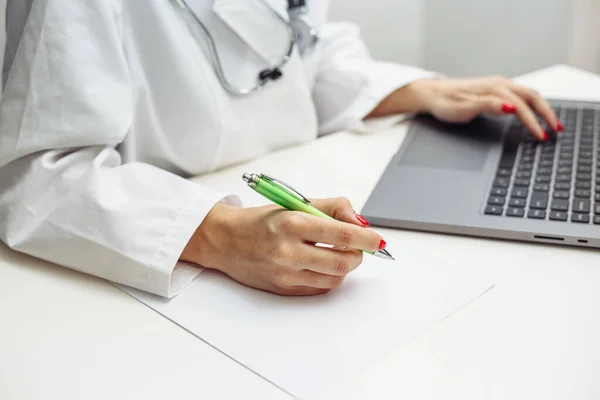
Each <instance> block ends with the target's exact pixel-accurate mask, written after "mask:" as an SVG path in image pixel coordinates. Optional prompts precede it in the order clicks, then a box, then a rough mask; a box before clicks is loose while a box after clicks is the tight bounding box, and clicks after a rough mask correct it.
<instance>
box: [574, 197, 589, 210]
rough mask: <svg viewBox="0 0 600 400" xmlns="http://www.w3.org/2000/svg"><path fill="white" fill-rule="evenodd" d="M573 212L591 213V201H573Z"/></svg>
mask: <svg viewBox="0 0 600 400" xmlns="http://www.w3.org/2000/svg"><path fill="white" fill-rule="evenodd" d="M572 210H573V212H578V213H589V212H590V201H589V200H588V199H575V200H574V201H573V208H572Z"/></svg>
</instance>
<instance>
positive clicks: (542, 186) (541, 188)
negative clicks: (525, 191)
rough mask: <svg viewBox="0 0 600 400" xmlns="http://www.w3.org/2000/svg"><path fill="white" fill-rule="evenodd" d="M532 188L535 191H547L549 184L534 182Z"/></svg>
mask: <svg viewBox="0 0 600 400" xmlns="http://www.w3.org/2000/svg"><path fill="white" fill-rule="evenodd" d="M533 190H535V191H536V192H547V191H549V190H550V185H549V184H547V183H536V184H535V185H533Z"/></svg>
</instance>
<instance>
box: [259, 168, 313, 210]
mask: <svg viewBox="0 0 600 400" xmlns="http://www.w3.org/2000/svg"><path fill="white" fill-rule="evenodd" d="M260 177H261V178H263V179H266V180H268V181H271V182H274V183H276V184H277V185H279V186H282V187H283V188H285V189H288V190H289V191H291V192H292V193H293V194H295V195H296V196H297V197H299V198H300V200H302V201H304V202H306V203H310V200H309V199H307V198H306V197H304V196H303V195H302V193H300V192H299V191H297V190H296V189H294V188H293V187H291V186H290V185H288V184H287V183H285V182H283V181H281V180H279V179H277V178H275V177H272V176H269V175H267V174H260Z"/></svg>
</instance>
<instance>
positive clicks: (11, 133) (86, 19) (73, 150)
mask: <svg viewBox="0 0 600 400" xmlns="http://www.w3.org/2000/svg"><path fill="white" fill-rule="evenodd" d="M11 1H12V0H9V3H10V2H11ZM15 1H18V2H22V1H23V0H15ZM189 1H190V3H191V4H194V6H195V7H197V9H198V10H199V14H200V15H201V17H202V19H203V20H205V21H206V24H207V26H209V28H211V30H212V34H213V35H214V36H215V39H216V41H217V44H218V45H219V52H220V54H221V56H222V57H223V59H224V60H228V64H229V69H228V71H229V73H230V74H231V73H232V71H233V73H234V74H235V73H236V71H241V72H239V74H240V75H243V74H244V73H245V72H244V71H253V72H252V73H253V74H256V73H257V72H258V71H259V70H261V69H262V68H264V64H261V63H260V62H258V61H259V60H257V57H256V55H255V53H254V52H253V50H252V49H251V48H250V47H251V46H254V44H256V45H257V46H259V47H260V46H262V45H263V44H264V43H265V42H267V43H268V41H269V40H270V39H269V37H250V38H248V37H245V40H246V41H247V42H248V43H246V44H244V45H242V44H241V43H240V42H239V40H234V39H232V38H233V36H231V31H230V30H228V29H229V28H226V27H225V25H224V24H223V21H222V18H219V17H218V16H217V15H215V14H214V12H213V10H212V7H211V5H212V1H209V0H189ZM241 3H242V2H239V4H241ZM271 3H272V4H273V5H274V6H275V7H276V8H277V9H278V10H279V11H280V12H281V13H282V14H283V15H285V16H286V17H287V13H286V12H285V9H286V1H285V0H272V1H271ZM312 3H314V4H315V5H313V4H312ZM326 3H327V2H326V1H323V0H319V1H318V2H317V1H313V2H309V5H310V10H311V17H312V20H313V21H314V24H315V25H316V26H317V28H318V29H319V30H320V31H321V33H322V42H321V44H320V45H319V47H318V48H317V50H316V51H315V53H313V54H312V55H310V56H309V57H306V58H305V59H302V58H301V57H300V56H299V55H298V53H297V52H295V53H294V56H293V58H292V60H291V62H290V63H289V64H288V65H287V66H286V67H285V68H284V77H283V78H282V79H280V80H279V81H277V82H275V83H272V84H270V85H269V86H268V87H267V88H266V89H265V90H264V91H262V92H261V93H259V94H256V95H254V96H251V97H247V98H238V97H234V96H231V95H229V94H227V92H225V91H224V89H223V88H222V86H221V85H220V83H219V82H218V80H217V78H216V76H215V73H214V71H213V69H212V67H211V64H210V62H209V61H208V58H207V55H206V54H207V53H206V52H205V51H204V50H203V49H202V40H205V39H202V37H198V36H197V35H195V34H192V33H191V32H192V31H191V30H190V24H188V23H186V22H185V20H184V19H182V15H181V10H180V9H179V8H177V7H176V6H175V5H174V3H173V2H172V1H171V0H88V1H71V0H35V1H34V2H33V6H32V8H31V12H30V14H29V18H28V19H27V24H26V26H25V29H24V34H23V37H22V40H21V42H20V45H19V47H18V50H17V51H16V54H15V55H14V62H12V69H11V71H10V74H9V75H8V77H7V82H6V86H5V89H4V95H3V98H2V101H1V104H0V239H2V241H3V242H5V243H6V244H7V245H8V246H10V247H11V248H13V249H16V250H18V251H21V252H24V253H27V254H30V255H33V256H36V257H39V258H42V259H46V260H49V261H52V262H55V263H58V264H61V265H64V266H66V267H69V268H73V269H75V270H79V271H83V272H85V273H88V274H92V275H95V276H99V277H102V278H105V279H108V280H111V281H114V282H117V283H120V284H124V285H129V286H132V287H135V288H138V289H141V290H145V291H149V292H152V293H155V294H158V295H161V296H166V297H171V296H174V295H176V294H177V293H179V292H180V291H181V290H183V289H184V288H185V286H186V285H187V284H188V283H189V282H190V281H191V280H192V279H194V278H195V277H196V276H197V275H198V274H199V273H200V271H201V269H200V268H197V267H195V266H190V265H187V264H185V263H181V262H178V258H179V256H180V254H181V252H182V250H183V249H184V247H185V245H186V243H187V242H188V240H189V238H190V237H191V235H192V234H193V232H194V230H195V229H196V228H197V227H198V226H199V224H200V223H201V222H202V220H203V218H204V217H205V215H206V214H207V213H208V212H209V210H210V209H211V208H212V206H213V205H214V204H215V203H216V202H219V201H223V202H228V203H231V204H237V203H238V200H237V199H236V198H235V197H234V196H231V195H229V194H228V193H220V192H217V191H215V190H213V189H211V188H209V187H203V186H199V185H196V184H193V183H190V182H189V181H187V180H185V179H184V177H186V176H191V175H198V174H203V173H207V172H210V171H212V170H214V169H216V168H221V167H224V166H227V165H229V164H232V163H237V162H241V161H244V160H248V159H252V158H255V157H259V156H261V155H264V154H266V153H268V152H270V151H273V150H275V149H279V148H282V147H285V146H289V145H292V144H294V143H299V142H305V141H309V140H313V139H315V138H316V137H317V133H318V132H321V133H326V132H332V131H336V130H341V129H352V128H364V126H363V124H362V122H361V121H362V119H363V118H364V117H365V115H367V114H368V113H369V111H371V110H372V109H373V108H374V107H375V106H376V105H377V104H378V102H380V101H381V100H382V99H383V98H385V97H386V96H387V95H388V94H389V93H391V92H392V91H393V90H395V89H396V88H399V87H401V86H403V85H405V84H407V83H409V82H411V81H414V80H415V79H418V78H422V77H426V76H430V75H431V74H430V73H429V72H426V71H422V70H419V69H416V68H411V67H406V66H400V65H392V64H386V63H381V62H375V61H372V60H371V59H370V58H369V56H368V54H367V51H366V49H365V46H364V44H363V42H362V41H361V39H360V37H359V32H358V30H357V29H356V28H355V27H354V26H353V25H350V24H342V23H336V24H333V23H325V10H326V8H327V4H326ZM230 4H231V3H230ZM8 19H9V20H10V19H11V18H10V15H9V18H8ZM23 20H25V19H23ZM232 28H233V29H234V30H235V29H237V28H236V27H235V26H232ZM12 36H13V40H14V37H15V35H14V34H13V35H12ZM17 36H18V35H17ZM10 37H11V34H10V32H9V41H10ZM9 48H11V49H16V48H17V46H15V44H14V43H9ZM254 50H256V49H254ZM259 52H260V49H259ZM9 57H10V58H12V56H10V55H9ZM232 64H233V65H234V67H235V68H231V65H232ZM234 78H235V77H234Z"/></svg>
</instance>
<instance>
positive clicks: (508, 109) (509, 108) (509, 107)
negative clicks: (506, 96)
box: [502, 103, 517, 114]
mask: <svg viewBox="0 0 600 400" xmlns="http://www.w3.org/2000/svg"><path fill="white" fill-rule="evenodd" d="M515 111H517V107H515V106H514V104H510V103H504V104H502V112H503V113H504V114H512V113H514V112H515Z"/></svg>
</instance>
